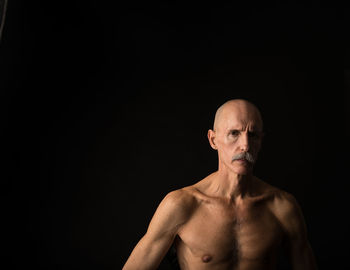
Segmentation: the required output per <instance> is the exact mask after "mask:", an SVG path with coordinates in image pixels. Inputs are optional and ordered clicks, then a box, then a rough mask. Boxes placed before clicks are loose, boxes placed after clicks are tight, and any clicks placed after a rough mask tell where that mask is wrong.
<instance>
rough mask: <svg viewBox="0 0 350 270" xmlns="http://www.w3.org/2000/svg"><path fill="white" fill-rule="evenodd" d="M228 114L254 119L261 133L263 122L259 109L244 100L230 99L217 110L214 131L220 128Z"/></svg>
mask: <svg viewBox="0 0 350 270" xmlns="http://www.w3.org/2000/svg"><path fill="white" fill-rule="evenodd" d="M230 114H235V115H244V116H245V117H248V118H251V119H254V120H255V121H256V123H257V124H258V126H259V129H260V130H261V131H262V128H263V121H262V118H261V114H260V111H259V109H258V108H257V107H256V106H255V105H254V104H253V103H251V102H249V101H247V100H244V99H231V100H229V101H227V102H225V103H224V104H222V105H221V106H220V107H219V108H218V109H217V111H216V113H215V119H214V125H213V129H214V131H216V130H218V129H219V128H220V127H221V125H222V123H223V122H224V121H225V120H226V119H227V117H228V116H229V115H230Z"/></svg>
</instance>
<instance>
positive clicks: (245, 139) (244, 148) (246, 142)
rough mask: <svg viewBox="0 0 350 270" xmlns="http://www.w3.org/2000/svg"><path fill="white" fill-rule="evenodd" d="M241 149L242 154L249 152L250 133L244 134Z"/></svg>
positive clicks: (240, 143)
mask: <svg viewBox="0 0 350 270" xmlns="http://www.w3.org/2000/svg"><path fill="white" fill-rule="evenodd" d="M239 148H240V150H241V152H248V151H249V137H248V133H242V134H241V136H240V142H239Z"/></svg>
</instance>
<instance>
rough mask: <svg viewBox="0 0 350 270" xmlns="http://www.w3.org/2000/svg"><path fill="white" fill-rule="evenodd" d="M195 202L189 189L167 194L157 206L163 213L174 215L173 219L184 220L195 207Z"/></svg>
mask: <svg viewBox="0 0 350 270" xmlns="http://www.w3.org/2000/svg"><path fill="white" fill-rule="evenodd" d="M196 203H197V200H196V198H195V196H193V193H192V192H191V189H190V188H189V187H185V188H181V189H177V190H173V191H171V192H169V193H168V194H167V195H166V196H165V197H164V198H163V200H162V202H161V203H160V205H159V208H161V209H162V210H163V211H166V212H168V213H169V214H172V215H174V216H173V217H174V218H180V219H186V218H188V217H189V216H190V215H191V213H192V212H193V210H194V208H195V207H196Z"/></svg>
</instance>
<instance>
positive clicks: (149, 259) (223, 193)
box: [123, 100, 316, 270]
mask: <svg viewBox="0 0 350 270" xmlns="http://www.w3.org/2000/svg"><path fill="white" fill-rule="evenodd" d="M208 139H209V143H210V145H211V147H212V148H213V149H215V150H217V151H218V161H219V164H218V170H217V171H216V172H214V173H212V174H210V175H209V176H207V177H206V178H204V179H203V180H201V181H199V182H197V183H196V184H194V185H192V186H188V187H185V188H182V189H179V190H176V191H173V192H170V193H169V194H167V196H165V198H164V199H163V200H162V202H161V203H160V205H159V206H158V208H157V210H156V212H155V214H154V216H153V218H152V220H151V222H150V224H149V227H148V230H147V232H146V234H145V235H144V236H143V237H142V239H141V240H140V241H139V243H138V244H137V245H136V247H135V248H134V250H133V251H132V253H131V255H130V257H129V258H128V260H127V262H126V263H125V265H124V267H123V270H136V269H137V270H148V269H157V267H158V266H159V264H160V262H161V260H162V259H163V257H164V256H165V254H166V253H167V251H168V250H169V248H170V247H171V245H172V244H175V246H176V250H177V256H178V261H179V265H180V267H181V269H182V270H205V269H211V270H215V269H218V270H234V269H235V270H236V269H237V270H265V269H266V270H273V269H276V262H277V255H278V251H279V250H280V249H281V248H284V249H286V251H287V254H288V255H289V258H290V263H291V265H292V269H293V270H314V269H316V263H315V259H314V256H313V254H312V250H311V247H310V245H309V243H308V240H307V232H306V227H305V222H304V219H303V216H302V212H301V209H300V207H299V205H298V203H297V201H296V200H295V198H294V197H293V196H292V195H291V194H289V193H287V192H285V191H282V190H280V189H278V188H276V187H272V186H271V185H269V184H267V183H265V182H263V181H262V180H260V179H258V178H257V177H255V176H254V175H253V173H252V169H253V165H254V162H255V160H256V158H257V155H258V152H259V150H260V146H261V140H262V120H261V116H260V113H259V111H258V110H257V108H256V107H255V106H254V105H253V104H251V103H249V102H247V101H245V100H231V101H228V102H226V103H225V104H224V105H222V106H221V107H220V108H219V109H218V111H217V113H216V117H215V121H214V128H213V130H209V131H208ZM247 152H248V153H250V155H251V156H250V157H251V158H245V157H240V158H239V159H235V158H234V157H237V156H236V155H237V154H240V153H247ZM248 160H249V161H248Z"/></svg>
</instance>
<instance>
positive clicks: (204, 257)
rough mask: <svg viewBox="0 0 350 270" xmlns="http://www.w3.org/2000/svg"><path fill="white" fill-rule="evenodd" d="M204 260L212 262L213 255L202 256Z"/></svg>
mask: <svg viewBox="0 0 350 270" xmlns="http://www.w3.org/2000/svg"><path fill="white" fill-rule="evenodd" d="M202 261H203V262H205V263H207V262H210V261H211V256H210V255H204V256H203V257H202Z"/></svg>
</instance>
